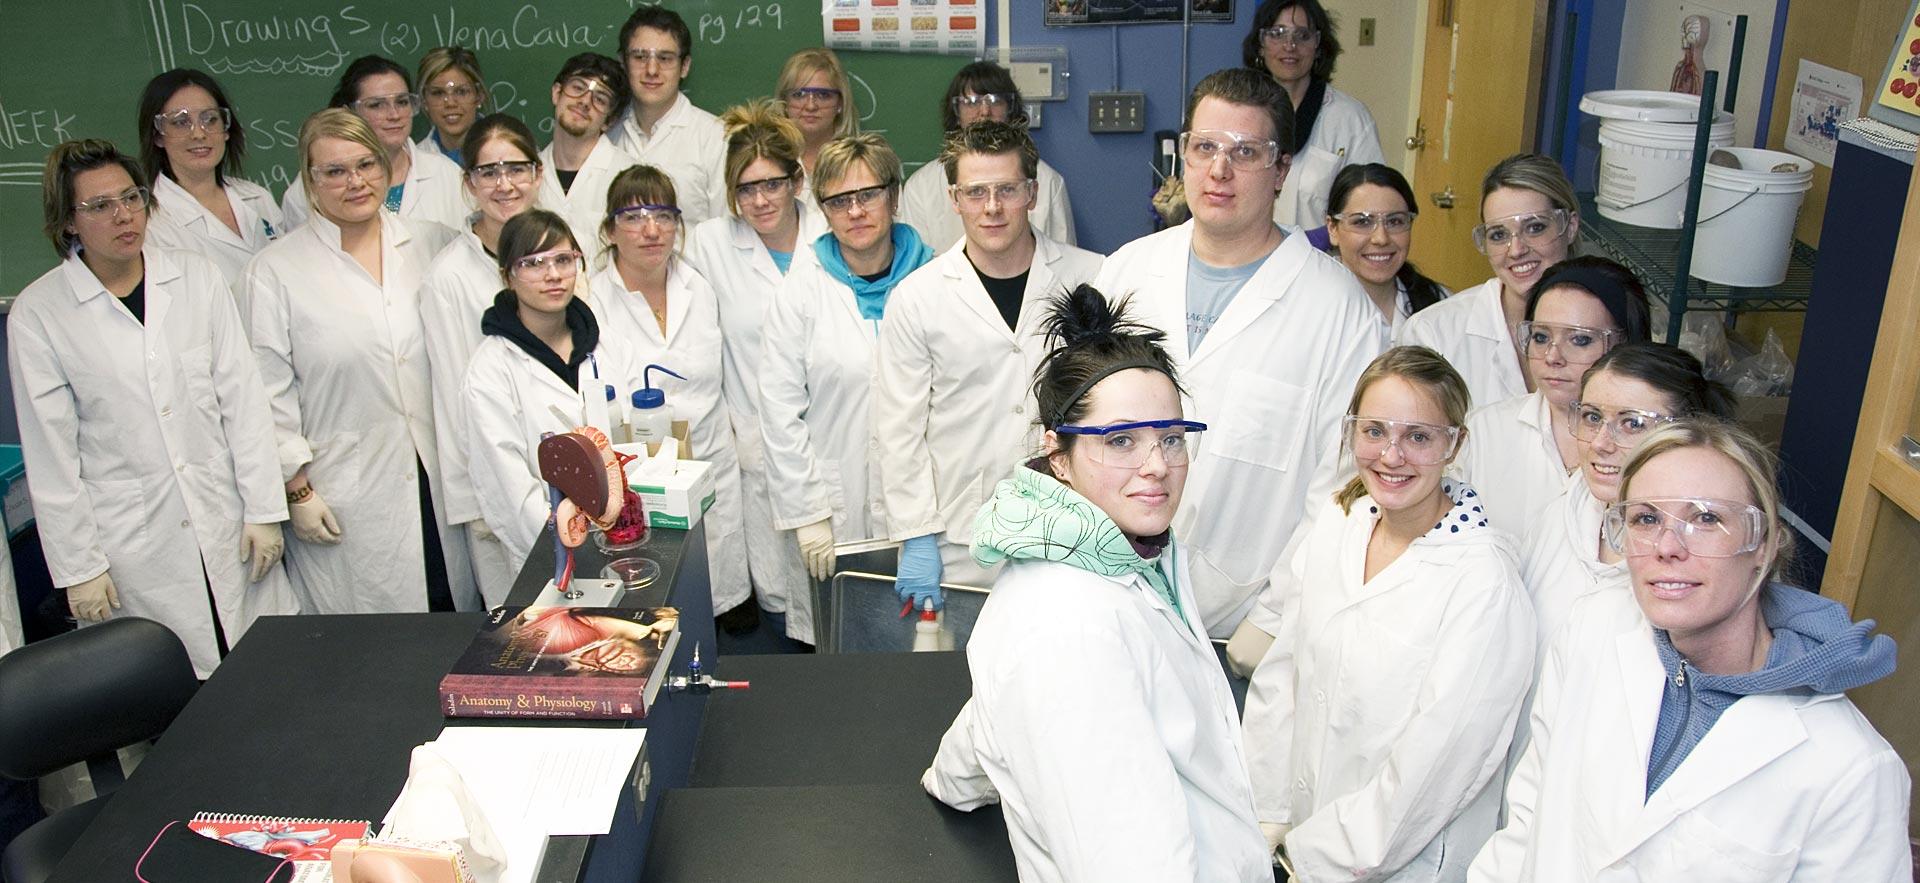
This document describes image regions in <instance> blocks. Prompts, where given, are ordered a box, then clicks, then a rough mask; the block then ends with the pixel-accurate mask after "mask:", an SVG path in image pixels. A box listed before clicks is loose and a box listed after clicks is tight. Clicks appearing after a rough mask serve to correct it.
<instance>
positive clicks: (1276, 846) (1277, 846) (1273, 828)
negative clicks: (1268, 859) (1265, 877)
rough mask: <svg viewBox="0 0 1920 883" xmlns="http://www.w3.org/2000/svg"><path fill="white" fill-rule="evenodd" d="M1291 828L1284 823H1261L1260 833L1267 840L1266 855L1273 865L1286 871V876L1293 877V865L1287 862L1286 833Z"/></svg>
mask: <svg viewBox="0 0 1920 883" xmlns="http://www.w3.org/2000/svg"><path fill="white" fill-rule="evenodd" d="M1292 830H1293V826H1292V825H1290V824H1287V823H1286V822H1261V823H1260V833H1261V834H1264V835H1266V838H1267V854H1269V855H1271V856H1273V863H1274V864H1276V865H1279V866H1280V867H1282V868H1285V869H1286V870H1287V876H1289V877H1291V876H1293V863H1292V862H1289V861H1287V832H1289V831H1292Z"/></svg>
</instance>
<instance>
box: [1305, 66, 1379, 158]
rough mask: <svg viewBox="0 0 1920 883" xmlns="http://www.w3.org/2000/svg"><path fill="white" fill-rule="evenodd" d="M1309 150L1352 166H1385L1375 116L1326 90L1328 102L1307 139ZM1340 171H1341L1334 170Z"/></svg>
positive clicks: (1336, 92) (1342, 95)
mask: <svg viewBox="0 0 1920 883" xmlns="http://www.w3.org/2000/svg"><path fill="white" fill-rule="evenodd" d="M1307 147H1308V148H1309V149H1317V150H1323V151H1325V152H1327V153H1330V154H1333V155H1334V156H1336V157H1339V158H1340V165H1342V166H1345V165H1347V164H1349V163H1370V162H1377V163H1384V162H1386V161H1387V160H1386V155H1385V154H1383V153H1381V152H1380V130H1379V129H1377V128H1375V127H1374V125H1373V114H1371V113H1369V112H1368V111H1367V106H1366V105H1365V104H1364V103H1362V102H1361V101H1360V99H1358V98H1355V97H1353V96H1351V95H1348V94H1347V93H1345V92H1342V91H1340V90H1339V89H1335V88H1334V87H1333V86H1331V85H1329V86H1327V97H1326V100H1325V101H1323V102H1322V103H1321V104H1320V116H1319V117H1318V118H1317V119H1315V120H1314V123H1313V132H1312V134H1310V135H1308V136H1307ZM1335 171H1339V169H1335Z"/></svg>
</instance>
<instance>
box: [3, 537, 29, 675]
mask: <svg viewBox="0 0 1920 883" xmlns="http://www.w3.org/2000/svg"><path fill="white" fill-rule="evenodd" d="M26 643H27V637H26V634H25V633H24V632H23V631H22V627H21V623H20V588H19V584H18V582H17V581H16V580H14V578H13V547H12V546H11V545H9V544H8V543H6V542H4V541H0V656H5V655H7V654H8V653H10V652H12V651H14V650H18V649H20V648H21V647H23V646H25V645H26Z"/></svg>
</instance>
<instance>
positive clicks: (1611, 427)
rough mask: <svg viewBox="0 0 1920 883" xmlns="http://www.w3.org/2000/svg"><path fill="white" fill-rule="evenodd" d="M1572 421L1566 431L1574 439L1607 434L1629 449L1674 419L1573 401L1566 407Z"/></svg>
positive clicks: (1661, 415)
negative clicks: (1661, 425)
mask: <svg viewBox="0 0 1920 883" xmlns="http://www.w3.org/2000/svg"><path fill="white" fill-rule="evenodd" d="M1567 414H1568V415H1569V419H1568V422H1567V429H1568V430H1569V431H1570V432H1572V433H1573V437H1574V438H1577V439H1579V440H1581V441H1583V442H1591V441H1595V440H1597V439H1599V438H1600V433H1602V432H1605V433H1606V434H1607V435H1608V436H1609V437H1611V438H1612V439H1613V443H1614V444H1616V445H1618V446H1620V447H1622V448H1626V449H1628V450H1632V449H1633V448H1635V447H1637V446H1638V445H1639V444H1640V439H1641V437H1643V436H1645V435H1646V434H1647V433H1649V432H1652V431H1653V430H1654V429H1655V428H1657V427H1659V426H1660V424H1662V423H1672V422H1673V419H1674V418H1672V417H1668V416H1667V415H1665V414H1656V413H1654V412H1652V411H1642V410H1639V409H1637V408H1603V407H1601V406H1599V405H1591V404H1588V403H1586V402H1574V403H1573V404H1571V405H1568V406H1567Z"/></svg>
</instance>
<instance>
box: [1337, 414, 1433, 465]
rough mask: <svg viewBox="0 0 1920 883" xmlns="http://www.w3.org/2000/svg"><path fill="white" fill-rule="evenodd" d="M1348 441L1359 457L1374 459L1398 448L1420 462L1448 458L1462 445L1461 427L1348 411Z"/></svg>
mask: <svg viewBox="0 0 1920 883" xmlns="http://www.w3.org/2000/svg"><path fill="white" fill-rule="evenodd" d="M1341 426H1342V431H1343V432H1344V433H1345V434H1346V438H1347V444H1348V446H1350V447H1351V448H1353V457H1354V459H1355V460H1363V461H1372V460H1378V459H1380V458H1381V457H1384V456H1386V455H1387V449H1388V448H1398V449H1399V450H1400V456H1401V457H1402V458H1403V459H1405V460H1406V461H1407V462H1408V463H1412V464H1414V465H1416V466H1434V465H1438V464H1440V463H1445V462H1447V459H1448V458H1450V457H1452V456H1453V453H1454V451H1455V450H1457V449H1458V448H1459V447H1460V427H1458V426H1440V425H1438V424H1433V423H1415V422H1412V421H1408V420H1387V419H1384V418H1381V417H1362V416H1360V415H1358V414H1348V415H1347V416H1346V417H1344V418H1341Z"/></svg>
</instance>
